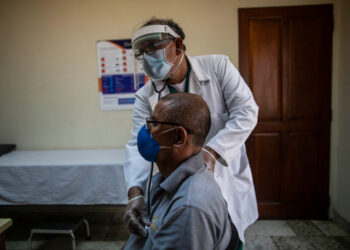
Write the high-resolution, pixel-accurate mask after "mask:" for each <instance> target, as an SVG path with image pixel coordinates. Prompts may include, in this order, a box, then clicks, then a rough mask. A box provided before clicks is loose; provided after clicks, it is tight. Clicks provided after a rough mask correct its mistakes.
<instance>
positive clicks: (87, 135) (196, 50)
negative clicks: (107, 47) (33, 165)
mask: <svg viewBox="0 0 350 250" xmlns="http://www.w3.org/2000/svg"><path fill="white" fill-rule="evenodd" d="M326 3H334V9H335V31H334V47H333V51H334V54H333V83H332V84H333V92H332V106H333V112H334V116H333V122H332V139H331V183H330V193H331V198H332V206H333V207H334V208H336V209H337V211H339V212H340V213H341V215H342V216H344V217H345V218H346V219H347V220H348V221H350V197H349V192H350V187H349V185H348V184H347V182H348V181H347V179H348V178H349V174H350V170H349V165H350V159H349V157H350V156H349V155H350V154H349V153H347V152H349V150H348V149H347V142H348V141H350V136H349V131H348V128H350V118H349V113H350V112H349V111H350V110H349V107H350V103H349V102H350V90H349V79H350V76H349V72H350V69H349V67H350V66H349V58H350V55H349V48H348V44H350V38H349V22H350V20H349V15H348V13H350V11H349V1H348V0H284V1H281V0H219V1H217V0H177V1H164V0H149V1H144V0H132V1H130V0H11V1H10V0H1V1H0V31H1V39H0V54H1V56H0V143H15V144H17V147H18V148H19V149H32V150H34V149H77V148H79V149H84V148H122V147H124V144H125V143H126V142H127V140H128V139H129V137H130V128H131V111H109V112H106V111H101V110H100V108H99V94H98V85H97V77H98V75H97V62H96V41H97V40H100V39H120V38H130V37H131V34H132V31H133V30H135V29H136V28H137V27H138V26H139V25H140V24H141V23H142V21H144V20H146V19H148V18H149V17H151V16H157V17H163V18H173V19H175V20H176V21H177V22H179V24H180V25H181V26H182V27H183V29H184V30H185V33H186V35H187V36H186V39H185V43H186V45H187V48H188V53H189V54H191V55H199V54H211V53H216V54H227V55H228V56H229V57H230V59H231V60H232V62H233V63H234V64H235V65H236V66H238V14H237V9H238V8H244V7H268V6H289V5H308V4H326ZM345 30H347V33H346V32H345Z"/></svg>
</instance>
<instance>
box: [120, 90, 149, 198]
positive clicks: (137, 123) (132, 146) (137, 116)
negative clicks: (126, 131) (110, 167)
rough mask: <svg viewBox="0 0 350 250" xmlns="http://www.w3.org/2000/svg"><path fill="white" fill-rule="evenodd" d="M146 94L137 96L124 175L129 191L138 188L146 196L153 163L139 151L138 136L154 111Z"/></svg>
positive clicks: (141, 92)
mask: <svg viewBox="0 0 350 250" xmlns="http://www.w3.org/2000/svg"><path fill="white" fill-rule="evenodd" d="M144 92H145V91H144V90H143V89H140V90H139V91H138V92H137V93H136V95H135V97H136V100H135V105H134V110H133V115H132V120H133V126H132V129H131V139H130V141H129V142H128V143H127V144H126V145H125V147H126V162H125V163H124V175H125V181H126V187H127V190H129V189H130V188H131V187H133V186H138V187H141V188H142V190H143V193H144V194H145V191H146V183H147V180H148V177H149V171H150V164H151V163H150V162H148V161H146V160H145V159H143V158H142V156H141V155H140V153H139V151H138V149H137V134H138V132H139V130H140V128H141V127H142V126H143V125H144V124H145V121H146V118H147V117H149V116H150V115H151V112H152V111H151V106H150V104H149V101H148V98H147V95H145V94H144Z"/></svg>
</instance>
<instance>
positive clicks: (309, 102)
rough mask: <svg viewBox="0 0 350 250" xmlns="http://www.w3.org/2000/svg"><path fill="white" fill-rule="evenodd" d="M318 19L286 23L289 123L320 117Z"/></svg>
mask: <svg viewBox="0 0 350 250" xmlns="http://www.w3.org/2000/svg"><path fill="white" fill-rule="evenodd" d="M321 24H322V23H321V22H320V18H298V19H292V20H290V21H289V32H288V33H289V34H288V37H289V54H288V57H289V63H288V64H289V79H290V84H289V91H290V99H289V100H290V104H289V107H290V110H289V111H290V113H289V117H288V118H289V120H310V119H311V120H314V119H319V115H320V108H321V106H320V91H321V89H320V86H319V83H320V79H319V77H320V74H319V72H320V60H321V57H322V55H321V53H322V50H321V43H320V41H321V39H322V37H321V32H320V31H321Z"/></svg>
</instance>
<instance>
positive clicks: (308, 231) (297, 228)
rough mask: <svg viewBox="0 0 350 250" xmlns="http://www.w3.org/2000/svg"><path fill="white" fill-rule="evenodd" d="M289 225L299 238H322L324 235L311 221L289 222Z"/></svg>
mask: <svg viewBox="0 0 350 250" xmlns="http://www.w3.org/2000/svg"><path fill="white" fill-rule="evenodd" d="M287 224H288V225H289V226H290V227H291V228H292V229H293V231H294V232H295V233H296V235H298V236H322V235H324V234H323V233H322V231H321V230H319V229H318V228H317V227H316V226H315V225H314V224H313V223H312V222H311V221H302V220H288V221H287Z"/></svg>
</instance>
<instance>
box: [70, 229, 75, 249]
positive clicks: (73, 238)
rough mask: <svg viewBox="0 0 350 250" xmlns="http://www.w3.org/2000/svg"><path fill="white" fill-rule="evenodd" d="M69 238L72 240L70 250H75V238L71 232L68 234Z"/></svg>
mask: <svg viewBox="0 0 350 250" xmlns="http://www.w3.org/2000/svg"><path fill="white" fill-rule="evenodd" d="M70 237H71V238H72V248H73V250H75V236H74V233H73V232H71V233H70Z"/></svg>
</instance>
